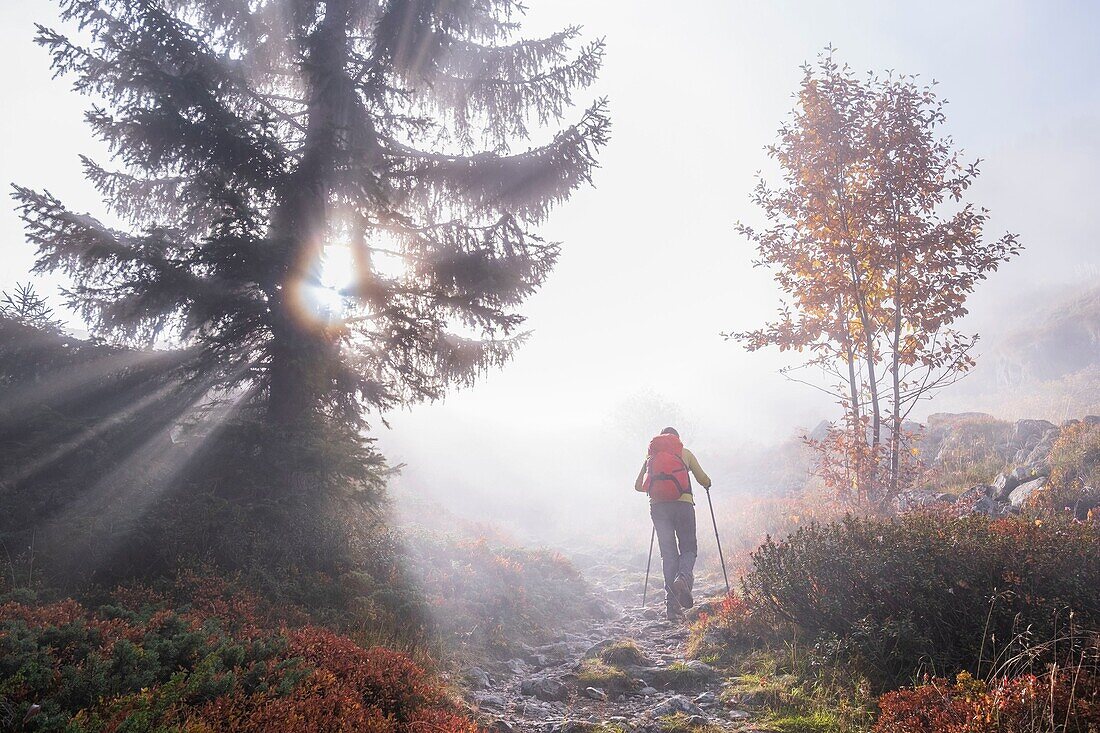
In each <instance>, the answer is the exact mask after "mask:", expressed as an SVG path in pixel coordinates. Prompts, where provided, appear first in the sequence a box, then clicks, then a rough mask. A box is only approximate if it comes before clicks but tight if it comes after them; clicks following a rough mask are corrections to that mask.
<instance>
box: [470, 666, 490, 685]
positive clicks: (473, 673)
mask: <svg viewBox="0 0 1100 733" xmlns="http://www.w3.org/2000/svg"><path fill="white" fill-rule="evenodd" d="M463 676H464V677H465V678H466V684H468V685H469V686H470V687H471V688H472V689H474V690H487V689H489V688H490V687H492V686H493V681H492V680H491V679H490V678H489V674H488V672H486V671H485V670H484V669H482V668H481V667H470V668H469V669H468V670H466V673H465V675H463Z"/></svg>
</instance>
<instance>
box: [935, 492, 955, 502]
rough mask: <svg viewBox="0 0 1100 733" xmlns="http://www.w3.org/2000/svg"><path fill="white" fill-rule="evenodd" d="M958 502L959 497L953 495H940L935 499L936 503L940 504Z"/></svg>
mask: <svg viewBox="0 0 1100 733" xmlns="http://www.w3.org/2000/svg"><path fill="white" fill-rule="evenodd" d="M958 500H959V497H957V496H955V495H954V494H940V495H939V496H937V497H936V501H938V502H939V503H941V504H954V503H955V502H957V501H958Z"/></svg>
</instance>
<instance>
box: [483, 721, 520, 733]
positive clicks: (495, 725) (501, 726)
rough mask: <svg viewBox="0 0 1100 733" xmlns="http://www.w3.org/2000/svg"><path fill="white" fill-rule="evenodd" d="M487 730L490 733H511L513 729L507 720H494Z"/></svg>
mask: <svg viewBox="0 0 1100 733" xmlns="http://www.w3.org/2000/svg"><path fill="white" fill-rule="evenodd" d="M489 730H490V731H492V733H512V732H513V731H514V730H515V729H514V728H513V727H512V724H511V723H509V722H508V721H507V720H494V721H493V722H492V723H491V724H490V725H489Z"/></svg>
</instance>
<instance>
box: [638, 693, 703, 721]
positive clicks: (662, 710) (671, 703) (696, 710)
mask: <svg viewBox="0 0 1100 733" xmlns="http://www.w3.org/2000/svg"><path fill="white" fill-rule="evenodd" d="M676 713H684V714H685V715H700V716H702V717H704V718H705V717H706V714H705V713H704V712H703V709H702V708H701V707H699V706H698V705H696V704H695V703H693V702H692V701H691V700H688V699H687V698H686V697H684V696H683V695H673V696H672V697H670V698H669V699H667V700H665V701H663V702H660V703H658V704H656V705H654V706H653V707H652V708H650V709H649V714H650V715H651V716H652V717H654V718H663V717H665V716H666V715H675V714H676Z"/></svg>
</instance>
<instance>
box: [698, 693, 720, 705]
mask: <svg viewBox="0 0 1100 733" xmlns="http://www.w3.org/2000/svg"><path fill="white" fill-rule="evenodd" d="M717 701H718V696H717V695H715V694H714V693H713V692H711V691H709V690H708V691H707V692H704V693H703V694H702V695H699V696H697V697H696V698H695V704H697V705H703V706H706V705H713V704H714V703H716V702H717Z"/></svg>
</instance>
